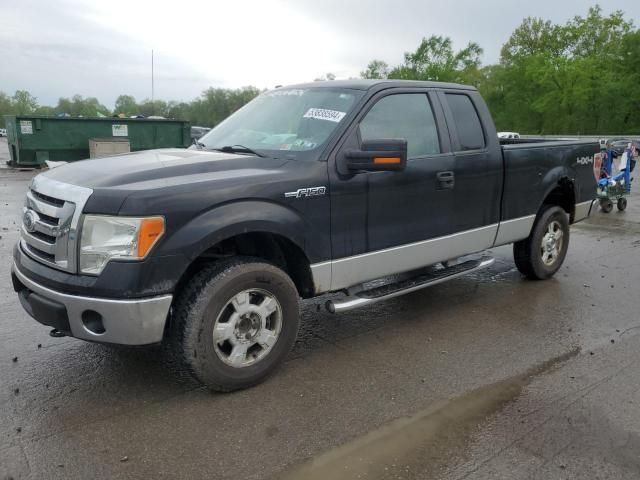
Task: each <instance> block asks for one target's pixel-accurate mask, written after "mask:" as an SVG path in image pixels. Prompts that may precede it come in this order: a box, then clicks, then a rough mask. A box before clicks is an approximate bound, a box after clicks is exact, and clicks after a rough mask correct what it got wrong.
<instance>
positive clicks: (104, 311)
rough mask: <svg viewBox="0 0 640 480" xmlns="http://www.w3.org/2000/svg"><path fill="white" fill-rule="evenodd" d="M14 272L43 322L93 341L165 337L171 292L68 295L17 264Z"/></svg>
mask: <svg viewBox="0 0 640 480" xmlns="http://www.w3.org/2000/svg"><path fill="white" fill-rule="evenodd" d="M11 276H12V279H13V284H14V289H15V290H16V292H17V293H18V295H19V296H20V302H21V303H22V306H23V307H24V309H25V310H26V311H27V313H28V314H29V315H31V316H32V317H33V318H34V319H35V320H37V321H38V322H40V323H42V324H43V325H49V326H51V327H53V328H56V329H58V330H61V331H63V332H65V333H66V334H67V335H70V336H72V337H76V338H80V339H83V340H90V341H94V342H104V343H118V344H123V345H146V344H149V343H157V342H160V341H161V340H162V335H163V333H164V327H165V323H166V320H167V315H168V314H169V308H170V307H171V300H172V298H173V297H172V295H161V296H156V297H149V298H139V299H127V300H117V299H108V298H95V297H86V296H77V295H69V294H66V293H60V292H56V291H54V290H51V289H50V288H47V287H44V286H42V285H40V284H38V283H36V282H34V281H32V280H30V279H29V278H28V277H27V276H26V275H24V274H23V273H22V272H20V270H19V269H18V268H17V267H16V265H15V264H14V265H13V267H12V269H11Z"/></svg>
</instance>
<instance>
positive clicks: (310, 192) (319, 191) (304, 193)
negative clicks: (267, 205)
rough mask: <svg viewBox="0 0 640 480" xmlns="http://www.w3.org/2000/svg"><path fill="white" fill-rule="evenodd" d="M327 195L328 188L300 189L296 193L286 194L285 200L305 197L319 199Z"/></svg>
mask: <svg viewBox="0 0 640 480" xmlns="http://www.w3.org/2000/svg"><path fill="white" fill-rule="evenodd" d="M325 193H327V187H308V188H299V189H298V190H296V191H294V192H286V193H285V194H284V196H285V198H304V197H319V196H320V195H324V194H325Z"/></svg>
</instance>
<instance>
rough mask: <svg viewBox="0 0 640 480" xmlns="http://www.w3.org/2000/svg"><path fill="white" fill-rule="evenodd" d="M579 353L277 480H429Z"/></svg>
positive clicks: (404, 421)
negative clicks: (473, 434)
mask: <svg viewBox="0 0 640 480" xmlns="http://www.w3.org/2000/svg"><path fill="white" fill-rule="evenodd" d="M578 353H580V349H579V348H576V349H573V350H571V351H569V352H567V353H565V354H563V355H559V356H557V357H554V358H552V359H549V360H547V361H545V362H543V363H540V364H538V365H536V366H534V367H532V368H530V369H529V370H527V371H526V372H524V373H522V374H520V375H517V376H514V377H511V378H508V379H506V380H502V381H500V382H497V383H493V384H491V385H486V386H483V387H480V388H478V389H476V390H473V391H471V392H469V393H467V394H465V395H462V396H460V397H457V398H454V399H452V400H449V401H445V402H440V403H438V404H436V405H432V406H431V407H430V408H428V409H427V410H424V411H421V412H419V413H417V414H416V415H414V416H412V417H408V418H400V419H398V420H395V421H393V422H391V423H389V424H387V425H385V426H383V427H381V428H379V429H378V430H375V431H373V432H370V433H368V434H366V435H364V436H362V437H359V438H357V439H355V440H353V441H351V442H349V443H347V444H345V445H342V446H340V447H337V448H335V449H333V450H330V451H328V452H325V453H323V454H321V455H319V456H317V457H315V458H313V459H311V460H309V461H307V462H305V463H303V464H301V465H295V466H293V467H291V468H289V469H288V470H286V471H285V472H284V473H283V474H281V475H279V476H277V478H280V479H282V480H291V479H305V480H315V479H318V480H326V479H331V480H341V479H354V478H367V479H375V480H380V479H386V478H414V477H416V478H425V475H428V474H429V473H431V474H435V473H436V472H437V471H438V470H440V469H441V468H443V467H444V466H445V464H444V462H445V461H446V458H447V455H446V454H447V452H449V451H450V450H451V449H453V448H455V447H459V446H461V445H463V444H464V442H465V441H466V439H467V437H468V434H469V432H470V430H471V429H472V428H473V427H475V426H477V425H478V424H479V423H481V422H482V421H484V420H485V419H486V418H487V416H489V415H492V414H494V413H496V412H498V411H500V410H501V409H502V408H503V406H504V405H505V404H506V403H508V402H510V401H512V400H514V399H516V398H517V397H518V396H519V395H520V394H521V392H522V390H523V389H524V388H525V387H526V386H527V385H528V384H529V383H531V381H532V380H533V379H534V378H535V377H536V376H538V375H541V374H543V373H545V372H547V371H548V370H550V369H552V368H554V367H555V366H557V365H558V364H560V363H562V362H565V361H567V360H569V359H570V358H572V357H574V356H576V355H577V354H578Z"/></svg>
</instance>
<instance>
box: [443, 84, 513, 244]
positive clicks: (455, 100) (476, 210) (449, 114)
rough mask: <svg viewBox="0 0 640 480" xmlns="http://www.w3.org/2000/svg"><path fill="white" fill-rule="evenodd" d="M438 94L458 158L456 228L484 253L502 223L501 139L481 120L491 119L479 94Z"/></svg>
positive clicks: (453, 206) (455, 168) (466, 91)
mask: <svg viewBox="0 0 640 480" xmlns="http://www.w3.org/2000/svg"><path fill="white" fill-rule="evenodd" d="M438 95H439V98H440V100H441V102H442V104H443V107H444V112H445V116H446V118H447V124H448V125H449V126H450V128H449V131H450V135H451V145H452V150H453V152H454V156H455V161H454V167H453V171H454V175H455V190H456V194H455V196H454V197H453V199H452V201H453V204H452V209H453V212H454V214H453V215H452V217H451V222H452V228H453V229H454V230H455V231H458V232H470V233H469V235H468V238H469V239H473V245H472V244H471V243H470V245H469V247H470V250H469V251H470V252H471V251H479V250H483V249H485V248H489V247H490V246H491V245H492V243H493V240H494V237H495V234H496V233H497V228H498V223H499V221H500V198H501V195H502V180H503V173H504V172H503V165H502V153H501V149H500V144H499V140H498V137H497V135H495V133H494V132H493V123H492V122H491V128H488V127H487V126H485V125H483V123H482V121H481V118H485V119H490V118H491V117H490V114H489V112H488V110H487V108H486V105H485V104H484V102H483V101H482V98H481V97H480V94H478V92H476V91H473V90H443V91H440V92H439V93H438ZM487 121H490V120H487ZM489 131H491V132H493V134H491V135H490V134H489ZM478 229H482V231H481V232H478ZM474 232H477V233H474Z"/></svg>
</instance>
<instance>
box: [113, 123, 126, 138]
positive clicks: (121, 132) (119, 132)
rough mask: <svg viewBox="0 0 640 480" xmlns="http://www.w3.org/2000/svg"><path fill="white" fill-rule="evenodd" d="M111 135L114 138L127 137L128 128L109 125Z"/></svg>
mask: <svg viewBox="0 0 640 480" xmlns="http://www.w3.org/2000/svg"><path fill="white" fill-rule="evenodd" d="M111 133H112V135H113V136H114V137H128V136H129V128H128V126H127V125H115V124H114V125H111Z"/></svg>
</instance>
